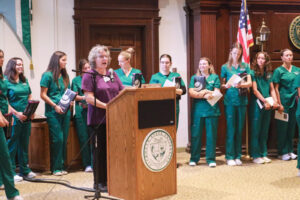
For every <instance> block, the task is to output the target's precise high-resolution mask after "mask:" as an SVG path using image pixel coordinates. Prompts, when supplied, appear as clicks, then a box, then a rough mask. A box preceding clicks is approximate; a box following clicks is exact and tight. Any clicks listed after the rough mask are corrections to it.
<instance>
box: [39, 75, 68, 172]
mask: <svg viewBox="0 0 300 200" xmlns="http://www.w3.org/2000/svg"><path fill="white" fill-rule="evenodd" d="M40 86H41V87H45V88H48V91H47V96H48V97H49V98H50V99H51V100H52V101H53V103H55V104H58V102H59V100H60V99H61V97H62V96H63V94H64V92H65V89H66V88H65V86H64V83H63V78H62V77H60V78H59V79H58V85H57V83H56V82H55V81H54V79H53V75H52V72H48V71H47V72H45V73H44V74H43V75H42V79H41V82H40ZM68 88H70V85H68ZM45 115H46V117H47V123H48V127H49V133H50V161H51V164H50V165H51V171H52V172H53V173H55V172H58V171H62V170H64V161H65V160H66V156H67V152H66V151H67V139H68V133H69V127H70V117H71V114H70V110H68V111H67V113H65V114H58V113H57V112H55V110H54V108H53V107H51V106H50V105H48V104H47V103H46V104H45Z"/></svg>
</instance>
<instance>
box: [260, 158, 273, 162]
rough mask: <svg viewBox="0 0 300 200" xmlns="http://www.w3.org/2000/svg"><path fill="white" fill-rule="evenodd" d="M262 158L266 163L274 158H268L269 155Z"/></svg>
mask: <svg viewBox="0 0 300 200" xmlns="http://www.w3.org/2000/svg"><path fill="white" fill-rule="evenodd" d="M262 159H263V160H264V161H265V163H270V162H272V160H271V159H270V158H268V157H263V158H262Z"/></svg>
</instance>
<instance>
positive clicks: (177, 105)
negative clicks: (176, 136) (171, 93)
mask: <svg viewBox="0 0 300 200" xmlns="http://www.w3.org/2000/svg"><path fill="white" fill-rule="evenodd" d="M179 111H180V109H179V100H178V99H176V132H177V129H178V119H179Z"/></svg>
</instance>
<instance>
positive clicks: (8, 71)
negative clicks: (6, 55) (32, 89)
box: [4, 57, 26, 83]
mask: <svg viewBox="0 0 300 200" xmlns="http://www.w3.org/2000/svg"><path fill="white" fill-rule="evenodd" d="M17 60H21V61H22V63H23V60H22V58H18V57H14V58H11V59H9V61H8V62H7V64H6V68H5V72H4V75H5V76H7V79H8V80H9V81H10V82H12V83H16V80H15V76H16V75H17V69H16V68H17ZM19 79H20V81H21V82H23V83H26V77H25V76H24V66H23V73H20V74H19Z"/></svg>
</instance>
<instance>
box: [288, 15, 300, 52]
mask: <svg viewBox="0 0 300 200" xmlns="http://www.w3.org/2000/svg"><path fill="white" fill-rule="evenodd" d="M289 37H290V40H291V42H292V43H293V45H294V46H295V47H296V48H297V49H300V16H298V17H296V18H295V19H293V21H292V23H291V24H290V30H289Z"/></svg>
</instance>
